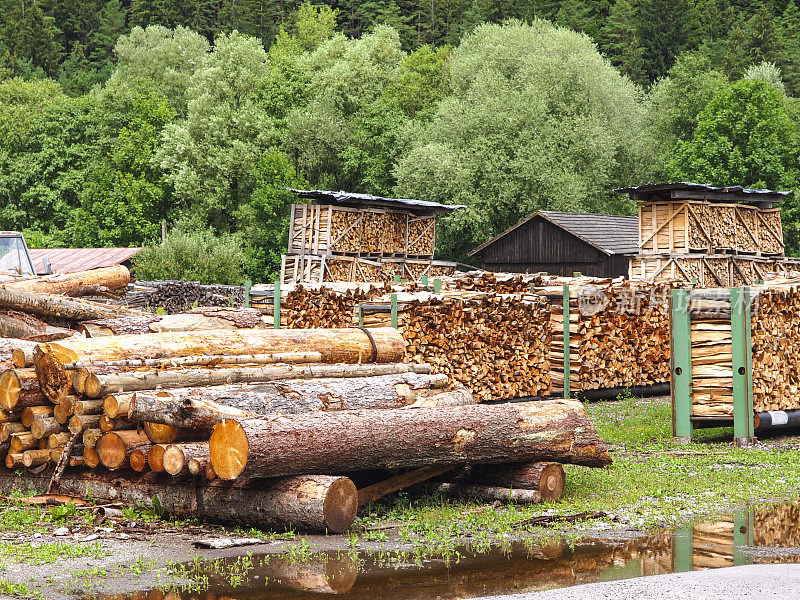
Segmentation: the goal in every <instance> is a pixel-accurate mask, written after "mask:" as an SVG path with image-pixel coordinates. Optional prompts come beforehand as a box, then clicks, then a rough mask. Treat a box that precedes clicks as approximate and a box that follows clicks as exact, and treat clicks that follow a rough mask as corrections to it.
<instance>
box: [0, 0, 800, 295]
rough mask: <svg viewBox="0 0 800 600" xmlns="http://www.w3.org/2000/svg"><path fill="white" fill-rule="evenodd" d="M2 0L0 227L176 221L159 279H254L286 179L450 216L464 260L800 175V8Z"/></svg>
mask: <svg viewBox="0 0 800 600" xmlns="http://www.w3.org/2000/svg"><path fill="white" fill-rule="evenodd" d="M0 9H1V10H0V229H13V230H22V231H24V232H25V234H26V237H27V238H28V241H29V243H30V244H31V245H32V246H38V247H50V246H112V245H125V246H129V245H142V244H153V243H155V242H156V240H158V239H159V238H160V230H161V222H162V220H166V221H167V222H168V223H169V224H170V225H169V226H170V229H171V230H172V231H173V232H175V236H176V238H175V239H182V240H183V242H184V245H183V246H182V249H179V251H176V252H175V253H174V254H173V255H170V256H172V257H173V258H171V259H170V260H171V261H172V264H171V265H166V269H167V270H166V271H165V272H164V275H170V271H169V268H170V267H172V268H173V269H175V270H176V271H179V272H176V271H173V273H174V274H175V275H176V276H179V275H181V274H183V275H186V274H187V271H185V268H186V265H185V263H186V261H190V262H191V261H192V259H193V258H194V260H195V262H197V258H196V257H197V254H198V252H202V249H205V250H207V252H206V253H207V254H211V255H214V256H223V258H216V259H214V260H217V263H216V264H215V263H214V261H213V260H212V261H211V262H210V263H209V264H208V265H206V267H204V268H205V270H204V271H203V270H202V269H201V270H200V271H198V272H196V273H194V272H193V273H191V274H192V275H194V276H195V277H198V278H204V279H215V278H216V279H219V280H221V281H222V280H225V281H231V282H235V281H236V280H238V279H240V278H242V277H244V276H245V274H246V275H248V276H250V277H251V278H253V279H254V280H257V281H265V280H268V279H269V278H270V277H272V276H273V275H274V273H275V270H276V268H277V266H278V265H279V258H280V254H281V252H282V251H283V249H284V247H285V244H286V229H287V222H288V208H287V207H288V204H289V203H291V201H292V197H291V195H290V194H289V193H288V192H287V191H286V190H285V187H286V186H292V187H306V186H309V187H315V188H326V189H345V190H350V191H359V192H367V193H373V194H379V195H387V196H400V197H412V198H418V199H422V200H435V201H439V202H446V203H460V204H465V205H467V208H466V209H464V210H461V211H456V212H455V213H453V214H452V215H450V216H448V217H446V218H444V219H443V220H442V221H441V226H440V228H439V231H438V234H437V238H438V239H437V247H438V249H437V254H438V257H439V258H444V259H455V260H464V259H465V257H466V254H467V253H468V252H469V251H470V250H471V249H472V248H473V247H474V246H475V245H477V244H479V243H481V242H482V241H485V240H486V239H488V238H489V237H491V236H493V235H495V234H497V233H498V232H500V231H502V230H503V229H505V228H507V227H508V226H510V225H511V224H513V223H514V222H516V221H517V220H518V219H520V218H522V217H524V216H525V215H527V214H529V213H530V212H532V211H534V210H537V209H553V210H576V211H587V212H606V213H630V212H632V211H633V210H634V207H633V206H631V205H630V204H629V201H628V199H627V197H625V196H620V195H617V194H613V193H612V192H611V190H612V189H613V188H614V187H618V186H621V185H635V184H639V183H645V182H651V181H663V180H680V181H699V182H704V183H712V184H740V185H745V186H749V187H768V188H772V189H793V188H794V187H795V186H797V180H798V177H800V174H799V173H798V166H799V164H798V158H799V157H800V135H798V124H800V9H799V8H798V5H797V4H796V0H774V1H771V2H751V1H750V0H738V1H736V0H590V1H586V2H583V1H579V0H561V1H559V0H527V1H522V0H500V1H499V2H489V1H488V0H427V1H426V2H412V1H411V0H371V1H365V2H354V1H351V0H339V1H335V2H329V3H325V4H317V5H312V4H308V3H303V4H301V3H300V2H297V1H295V0H260V1H259V0H125V1H124V2H120V1H119V0H85V1H81V2H77V1H76V0H66V1H64V0H60V1H55V0H0ZM783 218H784V228H785V235H786V238H787V245H788V249H789V250H790V251H792V252H797V251H798V250H800V236H799V235H798V231H800V211H798V209H797V201H796V200H795V199H791V200H789V201H788V202H786V205H785V206H784V209H783ZM215 253H216V254H215ZM162 262H163V261H162ZM223 262H224V265H225V266H224V268H223V267H222V266H221V265H222V264H223ZM239 263H241V264H239ZM230 265H232V266H230ZM163 266H164V265H162V267H163ZM195 266H197V265H195ZM229 266H230V267H229ZM181 269H184V270H183V271H180V270H181Z"/></svg>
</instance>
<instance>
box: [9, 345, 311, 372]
mask: <svg viewBox="0 0 800 600" xmlns="http://www.w3.org/2000/svg"><path fill="white" fill-rule="evenodd" d="M15 341H16V340H15ZM23 341H24V340H23ZM35 346H36V344H34V343H31V363H30V364H33V348H34V347H35ZM321 361H322V353H320V352H273V353H270V354H242V355H236V356H231V355H229V354H204V355H202V356H184V357H181V358H175V357H173V358H131V359H126V360H108V361H89V362H80V361H79V362H74V363H67V364H65V365H64V368H65V369H73V370H80V369H96V370H99V371H112V372H117V371H114V369H119V371H124V370H125V369H137V368H142V367H158V368H160V369H167V368H175V367H192V366H206V367H218V366H219V365H269V364H275V363H287V364H298V363H316V362H321ZM26 366H30V365H26Z"/></svg>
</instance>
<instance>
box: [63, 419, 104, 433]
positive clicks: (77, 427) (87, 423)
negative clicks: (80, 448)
mask: <svg viewBox="0 0 800 600" xmlns="http://www.w3.org/2000/svg"><path fill="white" fill-rule="evenodd" d="M102 416H103V415H73V416H72V418H71V419H70V420H69V430H70V432H72V433H80V432H82V431H83V430H85V429H90V428H92V429H95V428H97V429H99V427H100V418H101V417H102Z"/></svg>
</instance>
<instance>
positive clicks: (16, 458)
mask: <svg viewBox="0 0 800 600" xmlns="http://www.w3.org/2000/svg"><path fill="white" fill-rule="evenodd" d="M5 462H6V468H7V469H13V468H14V467H17V466H19V465H21V464H22V452H9V453H8V454H6V461H5Z"/></svg>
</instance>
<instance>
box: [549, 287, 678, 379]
mask: <svg viewBox="0 0 800 600" xmlns="http://www.w3.org/2000/svg"><path fill="white" fill-rule="evenodd" d="M669 289H670V287H669V286H667V285H660V284H644V285H643V284H638V285H637V284H631V283H629V282H624V281H618V280H614V281H612V280H585V281H581V280H572V281H571V285H570V310H569V315H570V325H569V329H570V339H569V342H570V389H571V390H572V391H584V390H597V389H614V388H623V387H633V386H651V385H654V384H657V383H666V382H668V381H669ZM534 290H535V291H536V292H537V293H540V294H543V295H546V296H548V297H550V298H551V301H552V303H551V308H550V323H551V327H552V338H551V346H550V348H551V353H550V365H551V369H552V371H551V378H552V383H553V391H554V392H555V391H558V390H562V389H563V385H564V311H563V295H562V288H561V286H560V285H559V286H555V287H554V286H552V285H551V284H550V285H543V286H539V287H535V288H534Z"/></svg>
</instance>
